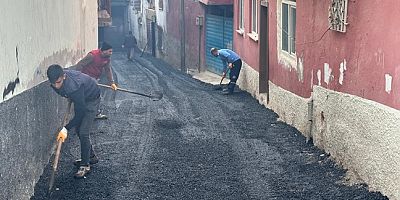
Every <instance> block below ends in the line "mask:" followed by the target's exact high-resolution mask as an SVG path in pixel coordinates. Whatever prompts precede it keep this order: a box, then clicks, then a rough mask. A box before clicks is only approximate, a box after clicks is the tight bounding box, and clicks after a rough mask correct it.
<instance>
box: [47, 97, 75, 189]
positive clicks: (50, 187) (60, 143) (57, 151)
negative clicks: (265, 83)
mask: <svg viewBox="0 0 400 200" xmlns="http://www.w3.org/2000/svg"><path fill="white" fill-rule="evenodd" d="M71 104H72V102H71V101H69V102H68V107H67V112H66V113H65V114H64V119H63V122H62V124H61V127H64V126H65V124H66V123H67V120H68V116H69V112H70V110H71ZM62 143H63V141H61V140H59V141H57V148H56V155H55V156H54V161H53V170H52V172H51V176H50V182H49V192H50V191H51V189H52V188H53V185H54V178H55V175H56V172H57V167H58V160H59V158H60V153H61V146H62Z"/></svg>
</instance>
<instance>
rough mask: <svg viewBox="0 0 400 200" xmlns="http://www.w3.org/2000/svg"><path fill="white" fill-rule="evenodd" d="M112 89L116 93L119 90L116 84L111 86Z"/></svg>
mask: <svg viewBox="0 0 400 200" xmlns="http://www.w3.org/2000/svg"><path fill="white" fill-rule="evenodd" d="M111 89H113V90H114V91H116V90H117V89H118V87H117V85H116V84H115V83H112V84H111Z"/></svg>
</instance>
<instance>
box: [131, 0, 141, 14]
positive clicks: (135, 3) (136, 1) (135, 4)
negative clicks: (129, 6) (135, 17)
mask: <svg viewBox="0 0 400 200" xmlns="http://www.w3.org/2000/svg"><path fill="white" fill-rule="evenodd" d="M141 3H142V2H141V0H133V8H134V9H135V10H136V11H139V12H140V11H141V8H142V7H141Z"/></svg>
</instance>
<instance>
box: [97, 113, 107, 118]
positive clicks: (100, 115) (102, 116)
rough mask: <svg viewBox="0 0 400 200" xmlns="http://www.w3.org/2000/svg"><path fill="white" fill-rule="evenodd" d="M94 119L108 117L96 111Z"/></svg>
mask: <svg viewBox="0 0 400 200" xmlns="http://www.w3.org/2000/svg"><path fill="white" fill-rule="evenodd" d="M95 119H108V117H107V115H103V114H101V113H98V114H97V115H96V117H95Z"/></svg>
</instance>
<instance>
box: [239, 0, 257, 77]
mask: <svg viewBox="0 0 400 200" xmlns="http://www.w3.org/2000/svg"><path fill="white" fill-rule="evenodd" d="M250 3H251V1H245V3H244V9H243V10H244V13H243V14H244V16H245V22H244V30H245V32H244V33H243V34H239V33H238V32H237V31H236V30H238V29H239V22H238V20H239V16H238V13H239V7H238V1H235V2H234V5H233V10H234V11H233V13H234V16H233V29H234V30H233V48H234V51H235V52H236V53H238V54H239V55H240V57H241V58H242V60H243V61H244V62H245V63H247V64H248V65H250V66H251V67H252V68H254V69H255V70H257V71H259V68H258V67H259V53H258V48H259V44H258V42H257V41H255V40H253V39H251V38H250V37H249V36H248V33H249V30H251V27H250V26H251V18H250V15H251V12H250V11H251V4H250Z"/></svg>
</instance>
